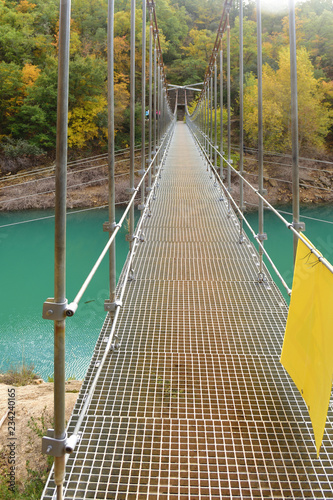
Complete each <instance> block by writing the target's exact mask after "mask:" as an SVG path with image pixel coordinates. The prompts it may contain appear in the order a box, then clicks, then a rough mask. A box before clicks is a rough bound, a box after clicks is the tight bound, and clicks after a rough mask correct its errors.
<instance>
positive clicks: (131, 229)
mask: <svg viewBox="0 0 333 500" xmlns="http://www.w3.org/2000/svg"><path fill="white" fill-rule="evenodd" d="M130 45H131V55H130V60H131V61H130V189H129V190H130V193H131V194H133V192H134V189H135V188H134V170H135V0H131V42H130ZM133 234H134V205H132V206H131V210H130V213H129V235H128V236H129V248H130V251H131V250H132V246H133Z"/></svg>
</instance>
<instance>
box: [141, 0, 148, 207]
mask: <svg viewBox="0 0 333 500" xmlns="http://www.w3.org/2000/svg"><path fill="white" fill-rule="evenodd" d="M146 5H147V2H146V0H142V68H141V172H140V173H141V175H143V174H144V173H145V170H146V17H147V9H146ZM145 184H146V183H144V184H142V186H141V205H140V207H139V208H140V209H142V210H143V209H144V207H145V194H146V186H145Z"/></svg>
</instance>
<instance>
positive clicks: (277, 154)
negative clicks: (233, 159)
mask: <svg viewBox="0 0 333 500" xmlns="http://www.w3.org/2000/svg"><path fill="white" fill-rule="evenodd" d="M232 147H233V149H235V150H238V149H239V146H238V145H237V144H232ZM245 149H246V150H247V151H255V152H256V153H257V152H258V150H257V149H256V148H249V147H247V146H246V147H245ZM264 154H265V155H269V156H281V157H283V158H291V157H292V156H291V155H290V154H288V153H278V152H277V151H266V150H264ZM299 159H300V160H305V161H315V162H318V163H327V164H328V165H333V162H332V161H328V160H319V159H316V158H307V157H305V156H300V157H299ZM288 165H290V166H291V164H288ZM303 168H311V167H303Z"/></svg>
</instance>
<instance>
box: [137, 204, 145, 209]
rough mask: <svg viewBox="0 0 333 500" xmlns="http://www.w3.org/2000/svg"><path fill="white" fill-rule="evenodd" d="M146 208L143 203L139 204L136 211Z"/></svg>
mask: <svg viewBox="0 0 333 500" xmlns="http://www.w3.org/2000/svg"><path fill="white" fill-rule="evenodd" d="M145 208H146V205H145V204H144V203H140V205H138V210H144V209H145Z"/></svg>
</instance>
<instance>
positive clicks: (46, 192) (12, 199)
mask: <svg viewBox="0 0 333 500" xmlns="http://www.w3.org/2000/svg"><path fill="white" fill-rule="evenodd" d="M134 172H135V173H138V172H139V170H135V171H134ZM126 175H129V173H128V172H125V173H123V174H117V175H115V178H116V177H125V176H126ZM105 180H108V178H107V177H101V178H99V179H93V180H91V181H87V182H81V183H79V184H73V185H71V186H68V187H67V191H69V190H70V189H76V188H79V187H81V186H87V185H89V184H94V183H95V182H102V181H105ZM54 192H55V189H52V190H51V191H41V192H40V193H31V194H26V195H24V196H19V197H17V198H10V199H9V200H1V199H0V204H1V203H10V202H12V201H18V200H22V199H26V198H31V197H33V196H39V195H44V194H51V193H54Z"/></svg>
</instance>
